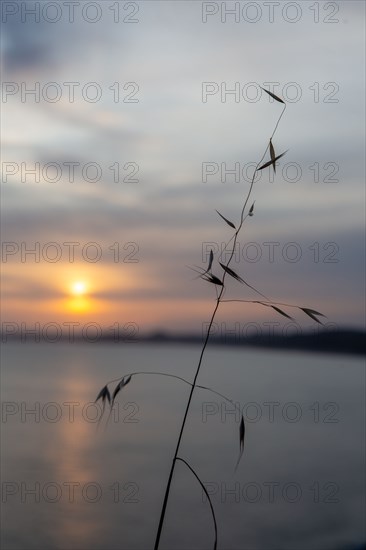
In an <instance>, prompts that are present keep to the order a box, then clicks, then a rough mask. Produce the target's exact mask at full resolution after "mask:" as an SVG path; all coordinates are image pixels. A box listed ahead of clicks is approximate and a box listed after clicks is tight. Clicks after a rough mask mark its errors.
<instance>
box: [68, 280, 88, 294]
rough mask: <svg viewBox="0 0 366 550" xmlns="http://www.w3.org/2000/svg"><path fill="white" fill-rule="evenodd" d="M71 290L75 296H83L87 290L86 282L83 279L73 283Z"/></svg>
mask: <svg viewBox="0 0 366 550" xmlns="http://www.w3.org/2000/svg"><path fill="white" fill-rule="evenodd" d="M71 291H72V293H73V294H74V295H75V296H82V295H83V294H85V292H86V284H85V283H84V282H82V281H77V282H76V283H73V285H72V287H71Z"/></svg>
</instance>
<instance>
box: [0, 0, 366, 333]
mask: <svg viewBox="0 0 366 550" xmlns="http://www.w3.org/2000/svg"><path fill="white" fill-rule="evenodd" d="M37 4H38V7H37ZM2 8H3V18H2V20H3V23H2V27H3V28H2V30H3V31H4V32H3V33H2V36H3V38H2V48H3V57H2V65H3V69H2V73H3V85H2V104H1V108H2V136H3V138H2V139H3V148H2V208H3V222H2V223H3V226H2V230H3V231H2V235H3V236H2V241H3V243H2V259H3V321H6V322H13V323H18V324H20V323H22V322H24V323H26V324H27V326H29V327H30V326H32V323H36V322H39V323H43V324H45V323H47V322H57V323H59V324H62V323H70V322H75V323H80V325H81V326H82V325H83V324H84V323H89V322H95V323H99V324H100V325H101V326H103V327H110V326H112V325H113V324H114V323H119V324H120V325H125V324H126V323H131V322H132V323H136V325H137V326H138V327H139V330H140V332H149V331H151V330H153V329H161V330H168V331H186V330H189V331H197V332H200V330H201V327H202V323H204V322H205V321H207V320H208V319H209V316H210V313H211V311H212V307H213V304H214V300H215V296H216V290H215V286H214V285H211V284H209V283H207V282H204V281H201V280H199V279H198V280H197V279H195V273H194V272H193V271H192V270H190V269H189V267H188V266H194V265H199V266H205V265H207V260H208V252H209V250H210V249H213V250H214V252H215V263H214V266H213V272H214V273H215V274H217V275H218V276H220V275H222V271H221V272H220V267H219V266H218V264H217V257H218V254H219V252H220V251H221V250H222V248H223V247H224V246H225V243H226V242H227V241H228V240H229V239H230V238H231V236H232V232H231V229H230V227H229V226H228V225H226V224H225V222H224V221H223V220H222V219H221V218H220V217H219V216H218V214H217V213H216V212H215V210H216V209H217V210H219V211H220V212H221V213H222V214H223V215H224V216H225V217H227V218H228V219H230V220H232V221H233V222H234V223H237V222H238V220H239V218H240V212H241V207H242V204H243V201H244V199H245V197H246V194H247V192H248V189H249V181H250V177H251V175H252V173H253V164H254V163H256V162H258V161H259V159H260V158H261V157H262V155H263V153H264V151H265V149H266V147H267V145H268V140H269V137H270V136H271V134H272V132H273V129H274V127H275V124H276V122H277V120H278V117H279V115H280V114H281V111H282V105H281V104H280V103H278V102H276V101H273V100H272V99H271V98H270V97H269V96H268V95H267V94H266V93H265V92H263V91H262V90H261V88H260V86H262V87H264V88H266V89H272V91H274V93H275V94H276V95H278V96H280V97H281V98H283V99H284V101H285V102H286V104H287V108H286V111H285V113H284V115H283V117H282V119H281V122H280V125H279V127H278V130H277V132H276V134H275V137H274V146H275V149H276V152H277V153H281V152H283V151H285V150H287V149H288V152H287V153H286V156H284V157H283V158H282V159H281V160H280V162H279V165H278V167H277V172H276V176H275V177H274V178H273V170H272V169H267V170H263V172H262V174H261V178H260V179H259V180H258V181H257V182H256V184H255V186H254V190H253V193H252V197H251V198H252V199H253V200H255V212H254V216H253V217H251V218H248V219H247V221H246V222H245V225H244V227H243V231H242V233H241V234H240V237H239V239H238V248H237V251H236V254H235V256H234V260H233V262H232V264H231V266H232V267H233V269H235V271H237V272H238V273H239V274H240V275H241V276H242V277H244V279H245V280H246V281H248V282H249V283H250V284H251V285H254V286H255V287H256V288H258V289H259V290H260V291H261V292H262V293H264V294H265V295H266V296H269V297H270V298H271V299H273V300H275V301H278V302H286V303H290V304H297V305H301V306H308V307H311V308H314V309H317V310H320V311H322V312H323V313H324V314H326V315H327V321H328V322H329V323H332V324H333V326H334V324H335V325H336V326H349V327H363V326H364V282H363V281H364V276H365V273H364V265H365V250H364V222H365V210H364V208H365V207H364V204H365V202H364V200H365V194H364V185H365V173H364V148H365V139H364V119H365V112H364V84H365V79H364V62H365V59H364V38H365V37H364V11H365V5H364V3H363V2H361V1H356V2H353V1H338V2H323V1H320V2H307V1H301V2H226V3H225V2H224V3H221V2H199V1H184V2H180V1H155V0H149V1H139V2H118V1H117V2H112V1H109V0H105V1H102V2H85V1H84V0H79V2H68V3H67V2H61V1H58V2H40V3H37V2H3V4H2ZM230 10H231V13H230ZM233 10H234V12H233ZM32 90H33V92H32ZM267 158H268V153H267V157H266V160H267ZM253 200H252V201H251V202H253ZM32 250H33V253H32V252H31V251H32ZM225 297H226V298H227V299H230V298H232V299H234V298H238V299H245V300H252V299H254V300H255V299H257V298H258V295H257V294H255V293H254V292H253V291H251V290H250V289H249V288H248V287H245V286H243V285H241V284H240V283H237V282H236V281H234V280H233V281H232V282H230V284H229V285H228V288H227V289H226V295H225ZM304 317H305V316H304V315H298V316H297V321H298V323H299V325H300V326H301V327H303V328H304V329H307V328H308V327H309V326H310V324H311V323H309V321H310V320H309V319H308V318H306V317H305V318H304ZM285 321H287V320H284V319H283V318H282V317H280V318H279V316H276V313H275V312H271V311H270V310H269V308H263V307H261V306H258V305H254V304H247V305H246V304H238V303H237V304H225V305H224V304H223V305H222V309H221V313H220V315H219V317H218V323H223V322H225V323H227V326H228V327H230V326H234V324H235V323H240V324H241V326H244V325H245V324H247V323H257V326H260V327H261V328H262V329H263V331H264V330H265V327H268V326H269V325H268V323H271V322H278V323H280V324H281V326H283V325H284V324H286V322H285Z"/></svg>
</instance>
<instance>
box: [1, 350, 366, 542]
mask: <svg viewBox="0 0 366 550" xmlns="http://www.w3.org/2000/svg"><path fill="white" fill-rule="evenodd" d="M198 355H199V348H198V347H196V346H174V345H169V346H168V345H166V346H161V345H147V344H137V343H135V344H127V345H124V346H123V345H119V346H118V345H116V344H109V345H93V344H89V345H87V344H84V345H80V344H73V345H71V344H69V345H66V344H57V345H56V344H48V345H45V344H42V345H41V344H23V345H22V344H17V345H16V344H6V345H4V347H3V371H2V372H3V374H2V401H3V403H2V449H3V459H2V500H3V504H2V515H3V517H2V521H3V530H2V539H3V540H2V542H3V545H4V548H5V549H9V550H10V549H11V550H13V549H14V550H15V549H17V550H18V549H19V550H20V549H39V548H42V549H62V550H66V549H73V550H74V549H75V550H78V549H80V550H84V549H91V550H93V549H102V548H103V549H107V550H112V549H119V550H121V549H124V550H145V549H146V550H147V549H150V548H151V547H152V546H153V541H154V537H155V530H156V526H157V522H158V517H159V510H160V506H161V502H162V498H163V491H164V489H165V484H166V480H167V474H168V471H169V465H170V460H171V457H172V453H173V452H174V447H175V443H176V437H177V430H178V427H179V423H180V421H181V418H182V414H183V411H184V403H185V400H186V398H187V395H188V390H189V387H188V386H187V385H185V384H184V383H183V382H180V381H178V380H176V379H172V378H166V377H157V376H152V375H145V376H136V377H134V378H132V381H131V382H130V384H129V385H128V386H126V387H125V388H124V389H123V391H122V392H121V394H120V395H119V398H118V404H117V405H118V407H117V409H116V411H115V415H114V416H112V417H111V419H110V422H109V425H108V428H107V429H106V430H104V429H103V427H101V428H100V429H99V431H98V432H97V431H96V423H95V420H96V417H97V415H98V414H99V412H100V409H97V408H96V407H95V406H94V405H92V404H91V402H93V400H94V399H95V396H96V393H97V392H98V391H99V389H100V388H101V387H102V386H103V385H104V383H105V382H107V381H108V380H111V379H113V378H117V377H118V376H122V375H123V374H125V373H130V372H134V371H138V370H143V371H156V370H158V371H161V372H166V373H172V374H177V375H179V376H182V377H186V378H190V377H191V376H192V373H193V371H194V366H195V364H196V363H197V359H198ZM200 383H201V384H202V385H208V386H210V387H212V388H214V389H216V390H217V391H219V392H221V393H223V394H225V395H226V396H228V397H230V398H231V399H233V400H234V401H235V402H237V406H238V407H239V409H241V410H242V412H243V414H244V418H245V420H246V439H245V452H244V456H243V459H242V462H241V464H240V466H239V468H238V470H237V471H236V472H234V467H235V462H236V459H237V456H238V450H239V421H240V417H239V416H238V415H237V414H235V413H234V412H233V410H232V407H231V406H230V404H229V403H227V402H225V401H224V399H222V398H221V397H219V396H217V395H215V394H211V393H210V392H208V391H206V390H197V393H196V394H195V399H194V403H193V407H192V410H191V415H190V417H189V423H188V425H187V428H188V429H187V431H186V432H185V437H184V442H183V446H182V448H181V453H180V454H181V456H182V457H183V458H185V459H186V460H188V461H189V462H190V463H191V465H192V467H193V468H194V469H195V470H196V472H197V473H198V474H199V475H200V477H201V479H202V481H203V482H204V483H205V485H206V488H207V490H208V491H209V492H210V494H211V499H212V503H213V505H214V508H215V510H216V515H217V521H218V529H219V545H218V547H219V548H220V549H225V550H234V549H240V550H279V549H281V550H286V549H291V550H328V549H329V550H330V549H332V550H337V549H343V548H344V549H351V548H353V547H355V546H357V545H358V544H360V543H362V542H364V541H365V532H364V515H365V501H364V496H363V494H364V493H363V492H364V482H365V479H364V464H365V452H364V449H365V445H364V443H365V435H364V433H365V432H364V429H365V426H364V418H365V396H364V388H365V375H364V361H363V360H362V359H361V358H354V357H347V356H331V355H317V354H300V353H292V352H291V353H288V352H287V353H283V352H278V351H265V352H263V351H255V350H251V351H247V350H237V349H232V348H229V347H225V346H223V347H220V348H219V347H211V348H210V349H209V350H208V353H207V355H206V360H205V362H204V366H203V370H202V375H201V379H200ZM212 541H213V531H212V520H211V517H210V514H209V508H208V504H207V502H204V498H203V495H202V491H201V489H200V487H199V486H198V484H197V481H196V480H195V479H194V478H193V477H192V474H190V472H189V471H188V470H187V468H186V467H185V466H184V465H183V464H182V463H181V464H179V465H178V467H177V469H176V475H175V478H174V483H173V486H172V492H171V498H170V500H169V507H168V514H167V516H166V524H165V528H164V533H163V539H162V544H161V548H162V549H170V550H178V549H179V550H183V549H187V550H188V549H190V550H191V549H197V550H198V549H208V548H212Z"/></svg>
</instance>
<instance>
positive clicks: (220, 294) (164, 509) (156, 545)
mask: <svg viewBox="0 0 366 550" xmlns="http://www.w3.org/2000/svg"><path fill="white" fill-rule="evenodd" d="M285 109H286V105H285V106H284V108H283V109H282V112H281V114H280V116H279V118H278V120H277V123H276V125H275V128H274V130H273V132H272V135H271V138H270V139H272V138H273V136H274V134H275V133H276V130H277V128H278V125H279V123H280V120H281V118H282V116H283V113H284V112H285ZM268 148H269V143H268V145H267V147H266V149H265V151H264V153H263V155H262V157H261V159H260V160H259V162H258V163H257V166H256V168H255V170H254V173H253V177H252V180H251V183H250V187H249V191H248V193H247V196H246V199H245V201H244V205H243V208H242V211H241V216H240V224H239V226H238V228H237V229H236V230H235V233H234V242H233V249H232V250H231V252H230V256H229V260H228V262H227V263H226V267H229V265H230V263H231V260H232V259H233V256H234V251H235V246H236V242H237V239H238V235H239V233H240V230H241V228H242V226H243V223H244V221H245V219H246V217H244V213H245V209H246V207H247V204H248V201H249V198H250V196H251V193H252V190H253V186H254V180H255V176H256V173H257V171H258V168H259V166H260V165H261V162H262V160H263V159H264V157H265V155H266V153H267V151H268ZM231 240H232V239H231ZM231 240H230V241H229V242H231ZM226 275H227V272H226V271H225V270H224V274H223V277H222V286H221V287H220V291H219V292H218V295H217V299H216V304H215V307H214V310H213V313H212V315H211V319H210V322H209V325H208V329H207V334H206V338H205V341H204V344H203V346H202V350H201V354H200V358H199V361H198V365H197V370H196V374H195V376H194V379H193V383H192V387H191V391H190V393H189V397H188V402H187V406H186V410H185V412H184V416H183V421H182V425H181V428H180V432H179V436H178V441H177V445H176V448H175V453H174V456H173V460H172V465H171V468H170V472H169V478H168V482H167V486H166V490H165V494H164V501H163V506H162V509H161V514H160V519H159V525H158V530H157V534H156V540H155V546H154V550H158V548H159V543H160V537H161V532H162V528H163V524H164V518H165V512H166V507H167V504H168V498H169V492H170V487H171V483H172V479H173V473H174V468H175V464H176V461H177V457H178V452H179V447H180V443H181V440H182V436H183V432H184V427H185V425H186V420H187V416H188V412H189V408H190V405H191V401H192V396H193V392H194V390H195V387H196V381H197V378H198V375H199V372H200V369H201V365H202V361H203V356H204V353H205V350H206V347H207V344H208V340H209V337H210V334H211V329H212V325H213V322H214V320H215V317H216V313H217V310H218V309H219V306H220V302H221V298H222V296H223V294H224V290H225V278H226Z"/></svg>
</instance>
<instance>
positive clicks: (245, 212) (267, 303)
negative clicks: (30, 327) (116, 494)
mask: <svg viewBox="0 0 366 550" xmlns="http://www.w3.org/2000/svg"><path fill="white" fill-rule="evenodd" d="M262 90H263V91H265V92H266V93H267V94H268V95H270V96H271V97H272V98H273V99H275V100H276V102H278V103H281V104H283V105H284V107H283V109H282V111H281V114H280V115H279V117H278V119H277V122H276V124H275V127H274V130H273V132H272V135H271V136H270V138H269V142H268V145H267V147H266V149H265V151H264V153H263V155H262V157H261V159H260V160H259V162H258V163H257V165H256V168H255V169H254V173H253V177H252V179H251V182H250V185H249V190H248V192H247V195H246V197H245V200H244V204H243V207H242V210H241V215H240V220H239V223H238V224H237V226H236V225H235V224H234V223H233V222H232V221H231V220H229V219H228V218H226V217H225V216H224V215H223V214H222V213H221V212H219V211H218V210H216V212H217V214H218V215H219V216H220V217H221V219H222V220H223V221H224V222H225V223H226V224H227V225H228V226H229V227H231V228H232V229H233V230H234V233H233V235H232V237H231V239H230V240H229V241H228V242H227V243H226V245H225V247H224V248H223V250H222V251H221V254H220V256H219V257H218V258H217V264H218V265H217V268H218V269H219V271H218V272H216V273H215V274H214V273H213V267H214V263H215V256H214V252H213V250H211V251H210V254H209V261H208V266H207V268H206V269H204V268H201V267H197V266H195V267H194V268H192V269H193V270H194V271H196V272H197V273H198V277H197V278H201V279H202V280H204V281H206V282H208V283H211V284H213V285H215V288H216V304H215V306H214V309H213V312H212V315H211V319H210V322H209V324H208V328H207V332H206V336H205V339H204V342H203V346H202V349H201V353H200V356H199V360H198V365H197V369H196V373H195V376H194V378H193V381H192V382H189V381H188V380H186V379H184V378H182V377H180V376H176V375H173V374H167V373H161V372H132V373H129V374H125V375H124V376H123V377H122V378H117V379H115V380H111V381H109V382H108V383H107V384H106V385H105V386H104V387H103V388H102V389H101V391H100V392H99V394H98V396H97V399H96V401H98V400H99V399H101V400H102V406H103V408H102V416H101V418H102V417H103V415H104V412H105V406H106V403H107V402H108V405H109V408H110V409H109V417H108V419H107V423H108V420H109V418H110V414H111V412H112V408H113V405H114V401H115V399H116V397H117V395H118V393H119V392H120V391H121V390H122V389H123V388H124V387H125V386H126V385H127V384H128V383H129V382H130V381H131V379H132V377H133V376H137V375H147V374H149V375H159V376H170V377H172V378H177V379H178V380H181V381H183V382H184V383H186V384H188V385H190V387H191V389H190V393H189V397H188V401H187V405H186V409H185V413H184V417H183V421H182V424H181V428H180V431H179V435H178V440H177V445H176V449H175V453H174V456H173V459H172V464H171V468H170V472H169V477H168V482H167V486H166V490H165V494H164V500H163V504H162V508H161V513H160V519H159V525H158V529H157V534H156V540H155V546H154V550H158V548H159V543H160V537H161V533H162V528H163V525H164V519H165V513H166V508H167V504H168V498H169V493H170V487H171V482H172V479H173V474H174V470H175V465H176V463H177V461H180V462H182V463H184V464H185V465H186V466H187V468H188V469H189V470H190V471H191V473H192V474H193V475H194V476H195V478H196V479H197V481H198V482H199V484H200V485H201V487H202V490H203V491H204V493H205V495H206V497H207V500H208V503H209V506H210V509H211V513H212V518H213V523H214V531H215V538H214V544H213V548H214V549H215V550H216V548H217V522H216V517H215V511H214V508H213V505H212V501H211V499H210V495H209V494H208V492H207V490H206V488H205V486H204V484H203V483H202V481H201V479H200V477H199V476H198V474H197V472H195V471H194V469H193V468H192V466H191V465H190V464H189V462H187V461H186V460H185V459H183V458H182V457H180V456H179V449H180V444H181V440H182V437H183V433H184V428H185V425H186V420H187V416H188V412H189V409H190V405H191V401H192V396H193V392H194V390H195V389H196V388H199V389H203V390H207V391H210V392H212V393H214V394H216V395H219V396H220V397H222V398H223V399H225V400H226V401H228V402H229V403H231V404H233V405H234V406H235V407H236V406H237V405H236V404H235V403H234V402H233V400H231V399H229V398H228V397H226V396H225V395H223V394H222V393H220V392H218V391H216V390H214V389H212V388H209V387H206V386H201V385H199V384H197V378H198V375H199V372H200V369H201V365H202V360H203V357H204V353H205V350H206V347H207V344H208V341H209V338H210V334H211V330H212V326H213V323H214V320H215V317H216V314H217V311H218V309H219V306H220V304H221V303H224V302H226V303H227V302H243V303H251V304H258V305H260V306H264V307H270V308H272V309H273V310H274V311H276V312H277V313H278V314H279V315H282V316H284V317H286V318H288V319H293V318H292V317H291V315H289V313H287V312H286V311H284V310H283V309H282V308H286V309H287V308H293V309H297V310H300V311H302V312H303V313H305V314H306V315H307V316H308V317H310V318H311V319H312V320H313V321H315V322H317V323H319V324H322V322H321V321H320V319H319V318H318V317H325V316H324V315H323V314H322V313H320V312H319V311H316V310H314V309H310V308H308V307H302V306H298V305H293V304H286V303H281V302H275V301H273V300H271V299H270V298H268V297H267V296H266V295H265V294H263V293H262V292H260V291H259V290H257V289H256V288H255V287H254V286H252V285H251V284H249V283H248V282H247V281H246V280H244V279H243V278H242V277H241V276H240V275H239V274H238V273H236V272H235V271H234V270H233V269H232V268H231V267H230V264H231V261H232V259H233V256H234V251H235V245H236V243H237V239H238V236H239V233H240V231H241V229H242V227H243V225H244V222H245V221H246V219H247V218H248V217H252V216H253V215H254V206H255V201H254V202H253V203H252V204H251V206H250V207H249V208H248V204H249V200H250V197H251V195H252V191H253V187H254V183H255V178H256V175H257V172H259V171H261V170H264V169H266V168H269V169H271V168H272V169H273V171H274V172H275V173H276V163H277V161H278V160H279V159H280V158H281V157H283V156H284V155H285V154H286V152H287V151H285V152H283V153H281V154H279V155H276V153H275V148H274V145H273V141H272V140H273V137H274V135H275V133H276V131H277V128H278V125H279V123H280V121H281V119H282V116H283V114H284V112H285V110H286V104H285V102H284V101H283V100H282V99H281V98H279V97H278V96H276V95H275V94H273V93H272V92H270V91H268V90H265V89H264V88H262ZM268 149H269V155H270V160H268V161H267V162H265V163H264V164H262V162H263V161H264V158H265V156H266V154H267V151H268ZM231 242H232V243H233V244H232V250H231V251H230V252H229V259H228V261H227V262H226V263H223V262H221V261H220V260H221V258H222V255H223V253H224V252H225V251H226V249H227V247H228V246H229V245H230V243H231ZM227 277H229V278H230V277H231V278H233V279H235V280H236V281H238V282H240V283H242V284H243V285H245V286H247V287H249V288H250V289H251V290H253V291H254V292H256V293H257V294H258V295H259V296H261V298H262V299H261V300H242V299H235V300H224V299H223V296H224V293H225V289H226V278H227ZM279 306H281V308H280V307H279ZM116 382H118V383H117V385H116V386H115V388H114V391H113V393H112V396H111V393H110V391H109V388H108V386H109V385H112V384H115V383H116ZM244 440H245V421H244V416H243V414H242V415H241V421H240V425H239V456H238V458H237V462H236V466H235V470H236V469H237V467H238V465H239V463H240V460H241V457H242V455H243V452H244Z"/></svg>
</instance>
